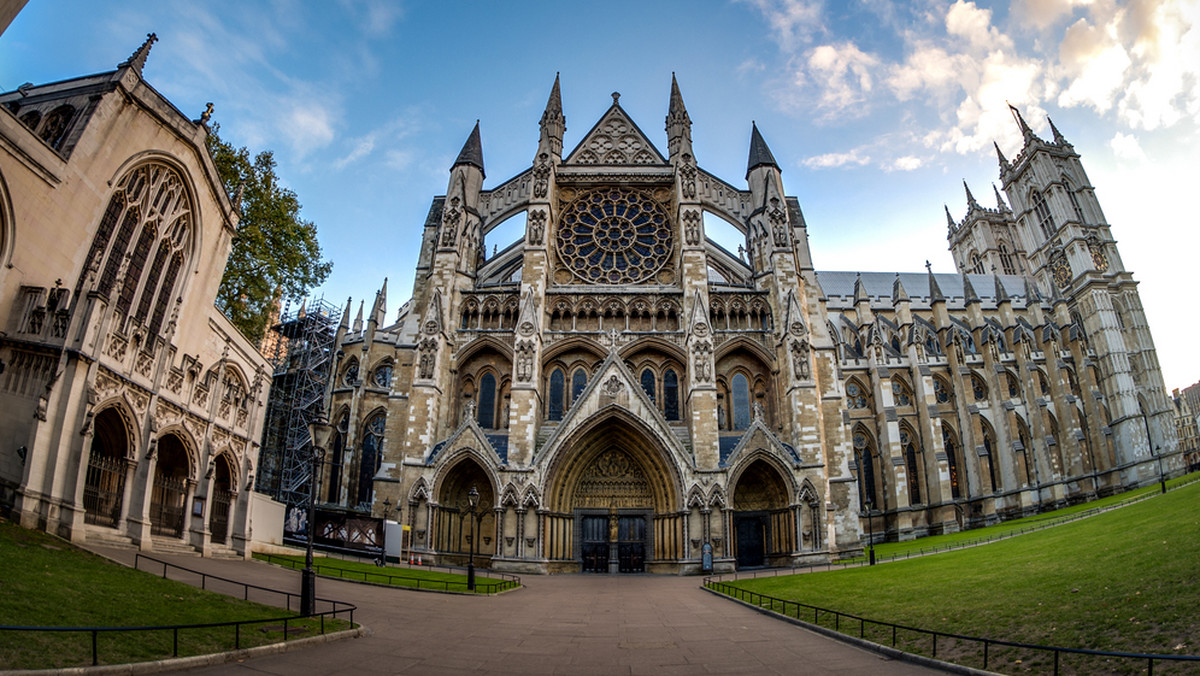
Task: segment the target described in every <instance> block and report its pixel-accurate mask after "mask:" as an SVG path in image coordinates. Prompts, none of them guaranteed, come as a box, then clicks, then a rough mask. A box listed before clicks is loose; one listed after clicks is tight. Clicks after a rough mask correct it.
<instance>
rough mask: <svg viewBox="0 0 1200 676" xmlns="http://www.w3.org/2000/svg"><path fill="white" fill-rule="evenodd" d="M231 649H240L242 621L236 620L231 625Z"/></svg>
mask: <svg viewBox="0 0 1200 676" xmlns="http://www.w3.org/2000/svg"><path fill="white" fill-rule="evenodd" d="M233 649H234V650H241V649H242V623H241V622H238V623H237V624H235V625H233Z"/></svg>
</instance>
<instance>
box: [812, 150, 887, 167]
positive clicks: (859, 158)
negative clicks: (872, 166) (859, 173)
mask: <svg viewBox="0 0 1200 676" xmlns="http://www.w3.org/2000/svg"><path fill="white" fill-rule="evenodd" d="M870 161H871V157H870V156H869V155H865V154H863V151H862V149H861V148H855V149H854V150H851V151H850V152H846V153H825V154H824V155H817V156H815V157H809V158H808V159H805V160H803V161H802V162H801V163H800V164H802V165H804V166H806V167H808V168H809V169H830V168H834V167H844V166H847V165H855V166H863V165H865V164H868V163H869V162H870Z"/></svg>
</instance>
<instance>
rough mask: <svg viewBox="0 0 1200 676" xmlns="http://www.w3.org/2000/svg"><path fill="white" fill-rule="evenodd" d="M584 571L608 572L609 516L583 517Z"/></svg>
mask: <svg viewBox="0 0 1200 676" xmlns="http://www.w3.org/2000/svg"><path fill="white" fill-rule="evenodd" d="M582 525H583V537H582V539H581V544H582V549H583V552H582V553H583V572H585V573H607V572H608V517H607V516H585V517H583V523H582Z"/></svg>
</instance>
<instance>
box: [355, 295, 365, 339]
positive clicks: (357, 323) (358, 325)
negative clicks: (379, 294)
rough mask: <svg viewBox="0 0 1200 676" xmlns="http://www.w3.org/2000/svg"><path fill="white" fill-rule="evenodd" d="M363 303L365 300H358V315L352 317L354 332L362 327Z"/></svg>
mask: <svg viewBox="0 0 1200 676" xmlns="http://www.w3.org/2000/svg"><path fill="white" fill-rule="evenodd" d="M365 303H366V301H365V300H360V301H358V315H357V316H356V317H355V318H354V327H353V330H354V332H355V333H358V332H359V331H362V328H363V305H364V304H365Z"/></svg>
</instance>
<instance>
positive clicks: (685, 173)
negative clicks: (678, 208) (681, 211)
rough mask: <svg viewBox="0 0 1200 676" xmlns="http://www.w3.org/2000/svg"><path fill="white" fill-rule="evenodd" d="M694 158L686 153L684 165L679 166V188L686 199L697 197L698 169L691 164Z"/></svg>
mask: <svg viewBox="0 0 1200 676" xmlns="http://www.w3.org/2000/svg"><path fill="white" fill-rule="evenodd" d="M691 161H692V156H691V155H689V154H687V153H684V154H683V164H681V165H680V166H679V188H680V190H681V191H682V192H683V197H684V199H689V200H690V199H695V197H696V167H695V166H694V165H693V164H692V163H691Z"/></svg>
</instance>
